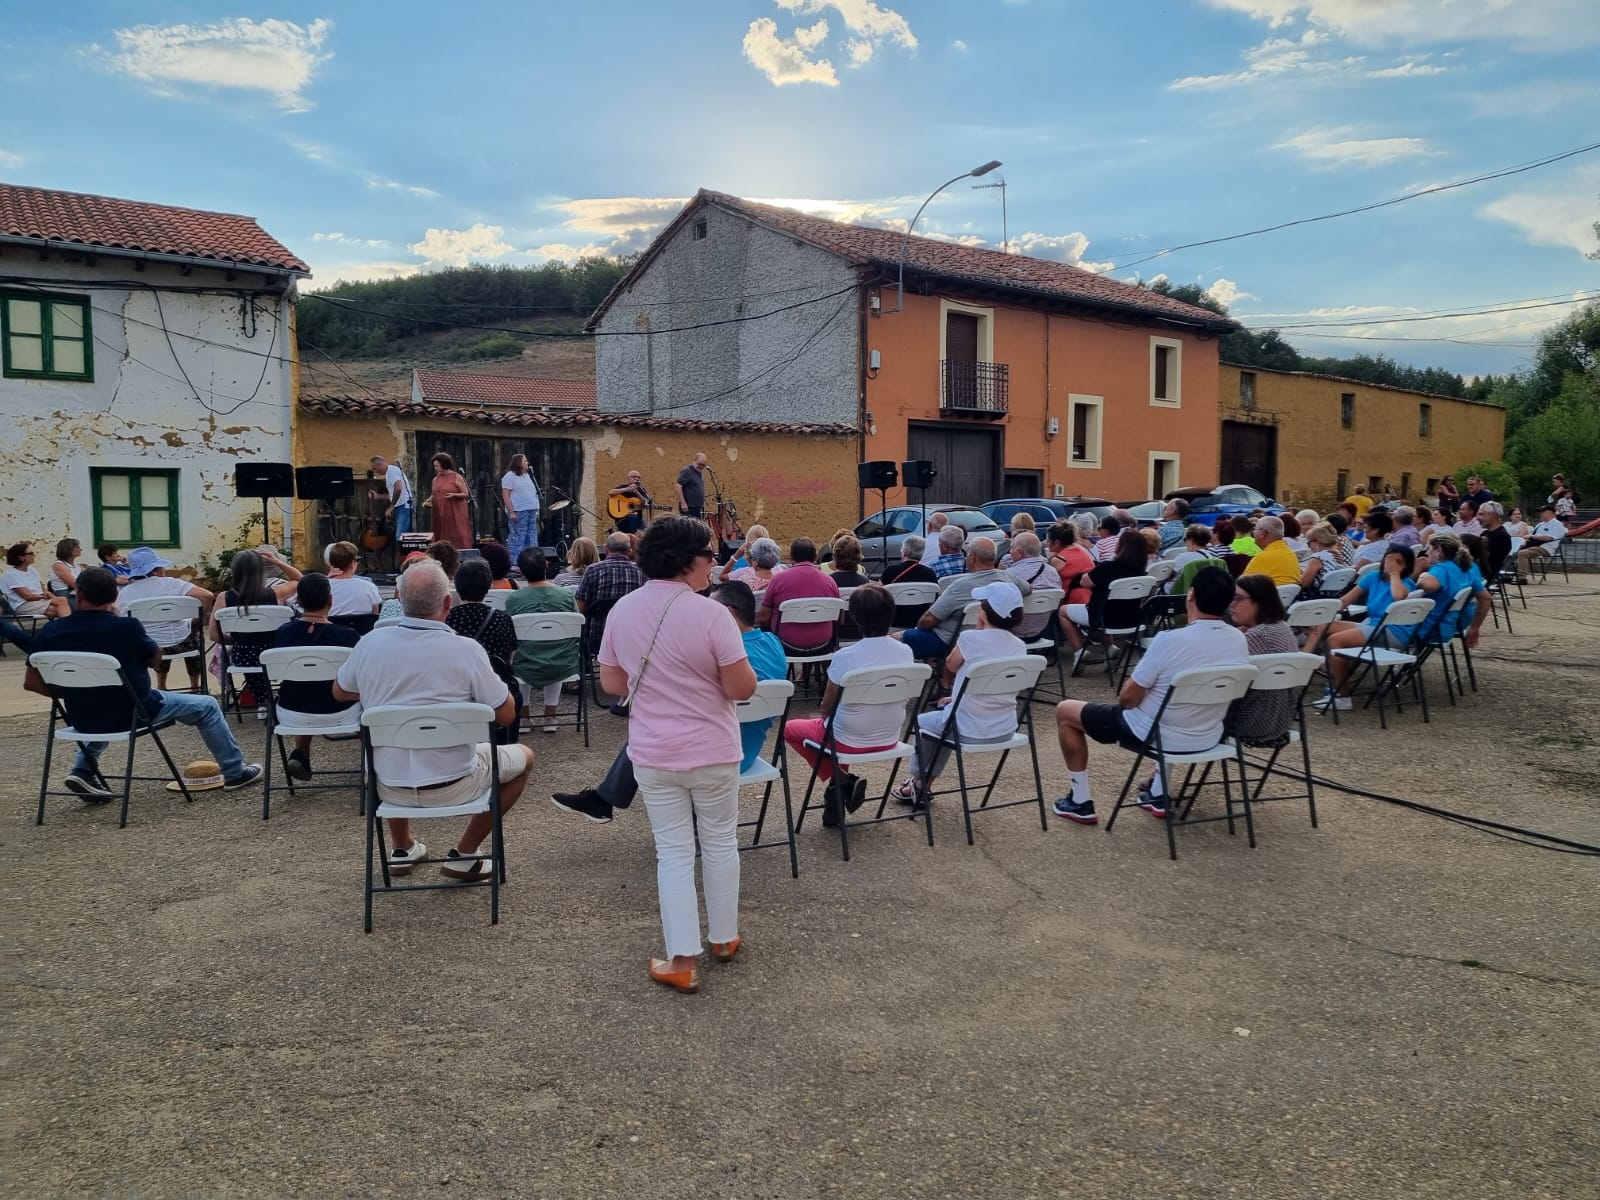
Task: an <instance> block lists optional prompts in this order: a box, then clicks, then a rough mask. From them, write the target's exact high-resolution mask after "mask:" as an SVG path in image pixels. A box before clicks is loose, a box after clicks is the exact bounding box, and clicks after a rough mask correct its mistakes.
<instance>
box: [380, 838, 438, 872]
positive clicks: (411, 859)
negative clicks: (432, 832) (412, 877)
mask: <svg viewBox="0 0 1600 1200" xmlns="http://www.w3.org/2000/svg"><path fill="white" fill-rule="evenodd" d="M427 855H428V847H427V846H425V845H423V843H421V842H412V843H411V849H409V850H390V851H389V874H391V875H409V874H411V872H412V871H413V870H415V869H416V866H417V863H419V862H421V861H422V860H423V859H424V858H426V857H427Z"/></svg>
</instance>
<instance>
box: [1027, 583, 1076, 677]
mask: <svg viewBox="0 0 1600 1200" xmlns="http://www.w3.org/2000/svg"><path fill="white" fill-rule="evenodd" d="M1066 598H1067V593H1066V592H1065V591H1063V590H1062V589H1061V588H1034V589H1033V591H1031V592H1029V593H1028V594H1027V595H1026V596H1024V597H1023V598H1022V616H1023V619H1024V620H1026V619H1027V618H1028V617H1034V616H1038V615H1040V614H1041V613H1048V614H1049V616H1048V618H1047V619H1046V621H1045V625H1044V631H1043V632H1041V633H1040V634H1039V636H1038V637H1036V638H1034V639H1033V640H1032V641H1029V642H1025V643H1024V645H1026V646H1027V648H1028V653H1029V654H1040V655H1050V654H1054V655H1055V659H1056V698H1058V699H1061V700H1065V699H1066V698H1067V665H1066V662H1065V660H1064V659H1063V658H1062V657H1061V643H1060V642H1059V641H1058V640H1057V638H1056V636H1055V635H1056V633H1057V631H1058V628H1059V627H1058V626H1057V624H1056V619H1055V618H1056V613H1057V612H1059V611H1060V609H1061V603H1062V601H1064V600H1065V599H1066ZM1033 696H1034V699H1036V700H1037V699H1049V697H1041V696H1039V694H1038V689H1037V688H1035V689H1034V692H1033Z"/></svg>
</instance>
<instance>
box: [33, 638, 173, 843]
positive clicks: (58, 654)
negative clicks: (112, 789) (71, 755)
mask: <svg viewBox="0 0 1600 1200" xmlns="http://www.w3.org/2000/svg"><path fill="white" fill-rule="evenodd" d="M28 665H29V666H31V667H33V668H34V669H36V670H37V671H38V672H39V677H40V678H41V679H42V680H43V681H44V683H45V685H46V686H48V687H49V688H50V689H51V693H50V724H49V727H48V728H47V729H46V730H45V735H44V769H43V771H42V772H41V773H40V775H39V812H38V814H37V815H36V816H35V817H34V821H33V823H34V824H35V825H43V824H44V802H45V797H46V796H75V797H77V798H78V799H80V800H81V799H82V798H83V797H82V796H80V795H79V794H78V793H77V792H69V791H55V792H53V791H51V790H50V760H51V757H52V755H53V752H54V751H55V747H56V743H57V742H76V743H87V742H126V743H127V744H128V761H127V765H126V766H125V767H124V769H123V773H122V812H121V815H120V816H119V817H118V819H117V827H118V828H119V829H121V828H126V826H127V824H128V797H129V796H130V795H131V794H132V792H133V781H134V780H135V779H162V778H166V777H164V776H161V775H135V774H134V773H133V752H134V749H135V748H136V746H137V745H138V742H139V739H140V738H142V737H148V738H149V739H150V740H151V741H152V742H154V743H155V744H156V749H158V750H160V751H161V757H162V758H163V759H164V760H165V761H166V764H167V770H168V771H169V772H171V776H170V778H172V779H174V780H176V781H177V784H178V790H179V791H181V792H182V793H183V798H184V799H185V800H186V801H192V800H193V799H194V797H193V796H192V795H190V793H189V789H188V787H187V786H186V785H185V784H184V781H183V772H182V771H180V770H179V769H178V764H177V763H175V762H173V761H172V755H170V754H169V753H167V747H166V744H165V743H164V742H162V740H161V734H160V733H159V732H158V731H159V730H162V729H165V728H167V727H168V726H169V725H171V724H173V721H172V719H171V718H170V717H168V718H164V719H163V718H160V717H158V718H156V719H155V720H154V721H152V720H151V719H150V718H149V716H147V715H146V713H145V711H144V708H143V706H142V705H141V704H140V703H139V695H138V693H137V692H135V691H134V690H133V684H132V683H131V682H129V680H128V677H127V675H126V674H124V672H123V670H122V664H121V663H119V662H118V661H117V660H116V659H115V658H113V657H112V656H111V655H109V654H90V653H86V652H82V651H73V650H47V651H41V652H39V653H37V654H33V655H31V656H29V658H28ZM86 688H113V689H117V690H119V691H121V692H122V698H123V699H124V700H125V702H126V708H125V710H124V711H125V715H124V716H123V717H122V718H121V720H119V721H114V722H109V723H110V724H112V725H113V726H115V727H114V728H112V729H110V730H108V731H105V732H97V731H92V730H80V729H76V728H74V727H73V725H72V722H71V721H70V720H69V719H68V718H67V709H66V704H65V702H64V698H63V697H62V696H61V695H60V693H61V692H71V691H77V690H80V689H86ZM108 715H110V714H108ZM124 721H125V722H126V725H125V726H124V725H123V722H124Z"/></svg>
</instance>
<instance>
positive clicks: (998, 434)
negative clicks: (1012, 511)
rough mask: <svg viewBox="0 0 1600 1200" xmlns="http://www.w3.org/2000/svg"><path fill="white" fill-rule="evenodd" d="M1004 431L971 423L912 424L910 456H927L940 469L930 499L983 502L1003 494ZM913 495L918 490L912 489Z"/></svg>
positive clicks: (930, 492)
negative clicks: (977, 426) (1001, 472)
mask: <svg viewBox="0 0 1600 1200" xmlns="http://www.w3.org/2000/svg"><path fill="white" fill-rule="evenodd" d="M1002 436H1003V433H1002V431H1001V430H999V429H974V428H972V427H971V426H969V425H961V426H950V425H912V426H911V428H910V429H909V430H908V431H907V438H906V445H907V446H908V447H909V451H908V453H907V454H906V457H907V458H909V459H920V458H925V459H928V460H929V461H930V462H932V463H933V466H934V469H935V470H936V471H938V472H939V475H938V478H937V479H935V480H934V482H933V486H932V487H931V488H929V489H928V502H929V503H930V504H931V503H935V502H937V503H939V504H983V503H985V502H986V501H989V500H993V499H995V498H996V497H998V496H999V495H1000V463H1001V458H1002V448H1003V446H1002V442H1001V438H1002ZM910 495H911V497H912V498H913V499H914V498H915V497H916V495H917V494H916V493H915V492H912V493H910Z"/></svg>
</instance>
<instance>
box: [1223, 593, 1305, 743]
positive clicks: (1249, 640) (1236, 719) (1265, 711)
mask: <svg viewBox="0 0 1600 1200" xmlns="http://www.w3.org/2000/svg"><path fill="white" fill-rule="evenodd" d="M1228 617H1229V619H1230V620H1231V621H1232V622H1233V624H1234V626H1235V627H1236V628H1237V629H1239V630H1240V631H1241V632H1242V633H1243V634H1244V642H1245V647H1246V648H1247V649H1248V650H1249V652H1250V653H1251V654H1293V653H1294V652H1295V651H1296V650H1298V649H1300V646H1299V643H1298V642H1296V640H1295V636H1294V630H1293V629H1290V628H1289V622H1288V620H1287V619H1286V617H1287V614H1286V613H1285V612H1284V608H1283V599H1282V597H1280V596H1279V595H1278V585H1277V584H1275V583H1273V582H1272V576H1270V575H1266V574H1257V575H1241V576H1239V578H1238V579H1236V580H1234V581H1233V606H1232V607H1231V608H1230V609H1229V610H1228ZM1295 699H1296V697H1295V693H1294V691H1293V690H1292V689H1284V690H1280V691H1270V692H1256V691H1252V692H1249V693H1247V694H1246V695H1245V696H1244V697H1243V698H1241V699H1240V700H1239V701H1238V702H1237V703H1235V704H1234V706H1233V709H1232V711H1231V712H1230V713H1229V714H1228V729H1229V732H1231V733H1232V734H1233V735H1234V736H1235V737H1238V738H1243V739H1244V741H1245V742H1246V744H1249V745H1261V744H1262V743H1266V742H1273V741H1276V740H1277V739H1279V738H1281V737H1283V736H1284V734H1286V733H1288V732H1289V726H1290V725H1291V724H1292V723H1293V721H1294V711H1295Z"/></svg>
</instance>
